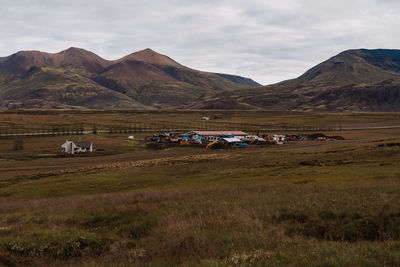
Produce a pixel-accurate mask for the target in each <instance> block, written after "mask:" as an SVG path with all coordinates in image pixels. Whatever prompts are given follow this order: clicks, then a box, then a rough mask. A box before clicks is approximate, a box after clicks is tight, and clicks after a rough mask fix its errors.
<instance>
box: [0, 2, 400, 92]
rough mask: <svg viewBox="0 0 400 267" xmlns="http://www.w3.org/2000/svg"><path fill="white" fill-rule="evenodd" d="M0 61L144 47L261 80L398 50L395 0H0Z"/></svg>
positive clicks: (111, 53)
mask: <svg viewBox="0 0 400 267" xmlns="http://www.w3.org/2000/svg"><path fill="white" fill-rule="evenodd" d="M0 12H1V13H0V34H1V35H0V36H1V42H0V56H7V55H10V54H12V53H15V52H16V51H19V50H40V51H45V52H59V51H62V50H64V49H66V48H69V47H71V46H74V47H81V48H85V49H87V50H90V51H92V52H94V53H96V54H98V55H99V56H101V57H103V58H106V59H117V58H120V57H122V56H124V55H127V54H130V53H132V52H135V51H138V50H141V49H144V48H152V49H153V50H155V51H157V52H159V53H162V54H166V55H168V56H170V57H172V58H173V59H175V60H176V61H178V62H179V63H181V64H183V65H186V66H188V67H191V68H195V69H199V70H204V71H212V72H224V73H230V74H237V75H242V76H247V77H250V78H253V79H254V80H256V81H258V82H260V83H262V84H269V83H274V82H278V81H282V80H286V79H290V78H295V77H297V76H299V75H301V74H302V73H303V72H305V71H306V70H307V69H309V68H310V67H312V66H313V65H315V64H317V63H320V62H321V61H324V60H326V59H328V58H330V57H331V56H334V55H335V54H338V53H340V52H341V51H343V50H347V49H353V48H400V34H399V32H400V30H399V29H400V15H399V14H400V13H399V12H400V1H398V0H279V1H276V0H213V1H211V0H197V1H196V0H168V1H166V0H147V1H139V0H112V1H110V0H85V1H82V0H68V1H67V0H1V6H0Z"/></svg>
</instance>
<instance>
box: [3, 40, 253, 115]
mask: <svg viewBox="0 0 400 267" xmlns="http://www.w3.org/2000/svg"><path fill="white" fill-rule="evenodd" d="M243 80H245V78H243ZM249 87H250V85H249V84H248V83H244V84H242V83H241V82H240V80H239V81H231V80H230V79H226V78H224V77H221V76H219V75H217V74H214V73H209V72H203V71H197V70H194V69H191V68H188V67H185V66H183V65H181V64H179V63H178V62H176V61H174V60H173V59H171V58H169V57H168V56H165V55H162V54H159V53H157V52H155V51H153V50H151V49H144V50H141V51H138V52H135V53H132V54H129V55H127V56H125V57H122V58H120V59H117V60H106V59H103V58H101V57H100V56H98V55H96V54H95V53H93V52H90V51H88V50H85V49H82V48H76V47H71V48H68V49H66V50H63V51H61V52H58V53H46V52H41V51H33V50H31V51H19V52H17V53H14V54H12V55H10V56H7V57H3V58H1V60H0V100H1V103H2V104H1V106H2V107H3V108H10V107H13V108H15V107H19V108H40V107H41V106H48V103H52V104H51V107H53V108H57V107H58V106H59V107H60V108H65V107H66V106H67V107H68V106H69V107H70V108H76V107H77V106H78V107H80V108H169V107H175V106H177V105H187V104H188V103H191V102H193V101H195V100H196V99H198V98H199V97H201V96H203V95H207V94H210V93H212V92H213V91H224V90H228V91H229V90H234V89H244V88H249ZM100 100H102V101H103V105H102V104H101V101H100ZM41 101H42V102H43V103H42V104H40V103H41ZM30 103H35V105H31V104H30ZM57 103H58V104H57Z"/></svg>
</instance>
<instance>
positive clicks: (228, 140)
mask: <svg viewBox="0 0 400 267" xmlns="http://www.w3.org/2000/svg"><path fill="white" fill-rule="evenodd" d="M222 139H223V140H225V141H226V142H228V143H239V142H242V141H241V140H240V139H239V138H236V137H233V138H222Z"/></svg>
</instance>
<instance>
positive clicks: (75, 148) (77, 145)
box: [61, 140, 93, 154]
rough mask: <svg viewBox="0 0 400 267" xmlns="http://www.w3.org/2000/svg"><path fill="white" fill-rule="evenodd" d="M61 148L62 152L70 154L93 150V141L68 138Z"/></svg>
mask: <svg viewBox="0 0 400 267" xmlns="http://www.w3.org/2000/svg"><path fill="white" fill-rule="evenodd" d="M61 149H62V152H65V153H69V154H76V153H81V152H92V151H93V142H79V141H69V140H66V141H65V143H64V144H62V145H61Z"/></svg>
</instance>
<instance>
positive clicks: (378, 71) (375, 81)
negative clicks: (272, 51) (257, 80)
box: [189, 49, 400, 111]
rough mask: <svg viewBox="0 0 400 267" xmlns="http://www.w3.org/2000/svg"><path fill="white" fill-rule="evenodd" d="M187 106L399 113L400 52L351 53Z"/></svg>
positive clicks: (358, 51)
mask: <svg viewBox="0 0 400 267" xmlns="http://www.w3.org/2000/svg"><path fill="white" fill-rule="evenodd" d="M189 107H190V108H203V109H270V110H327V111H400V50H388V49H377V50H367V49H359V50H348V51H345V52H342V53H340V54H338V55H336V56H334V57H332V58H330V59H328V60H327V61H325V62H322V63H321V64H318V65H317V66H315V67H313V68H311V69H310V70H308V71H307V72H305V73H304V74H303V75H301V76H300V77H298V78H296V79H292V80H287V81H283V82H281V83H277V84H273V85H268V86H263V87H258V88H254V89H245V90H235V91H233V92H222V93H218V94H214V95H212V96H207V97H206V98H204V99H203V101H199V102H197V103H193V104H191V105H190V106H189Z"/></svg>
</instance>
